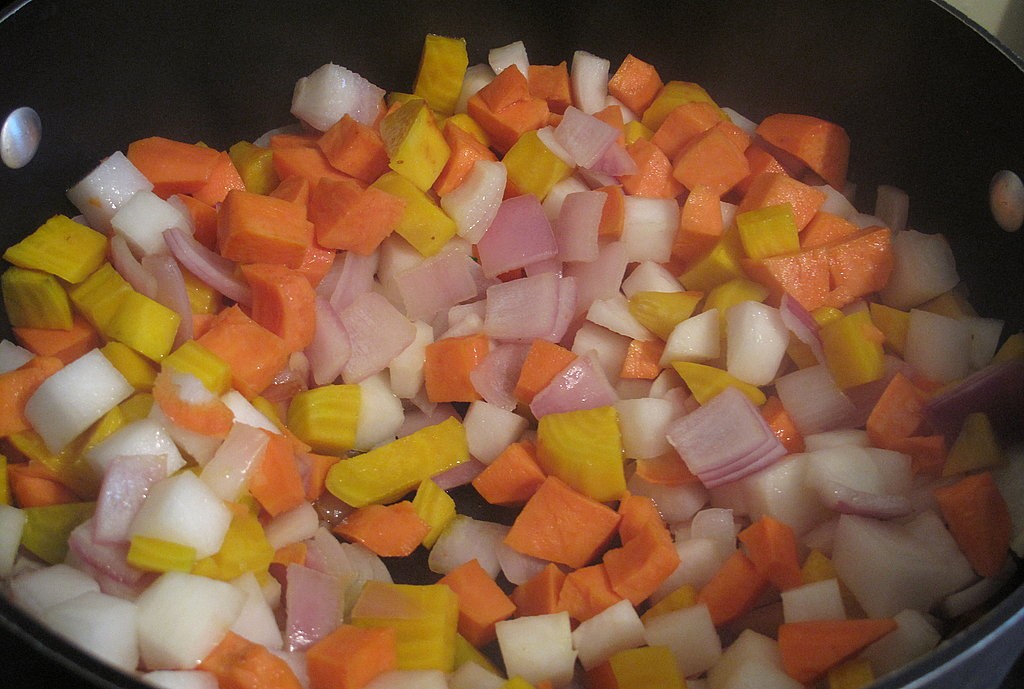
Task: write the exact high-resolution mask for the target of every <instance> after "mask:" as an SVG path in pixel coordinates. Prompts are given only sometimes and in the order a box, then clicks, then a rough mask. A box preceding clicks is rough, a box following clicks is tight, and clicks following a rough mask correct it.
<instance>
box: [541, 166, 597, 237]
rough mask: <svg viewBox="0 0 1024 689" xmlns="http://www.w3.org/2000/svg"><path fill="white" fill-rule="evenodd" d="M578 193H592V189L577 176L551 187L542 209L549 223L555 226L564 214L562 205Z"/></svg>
mask: <svg viewBox="0 0 1024 689" xmlns="http://www.w3.org/2000/svg"><path fill="white" fill-rule="evenodd" d="M563 152H564V149H563ZM578 191H590V187H588V186H587V185H586V183H585V182H584V181H583V180H581V179H580V178H579V177H577V176H575V175H573V176H572V177H566V178H565V179H563V180H562V181H560V182H557V183H556V184H555V186H553V187H551V191H549V192H548V195H547V196H545V197H544V201H543V203H541V208H542V209H543V210H544V215H545V216H547V219H548V222H550V223H552V224H554V222H555V221H556V220H557V219H558V214H559V213H561V212H562V204H563V203H565V197H567V196H568V195H569V194H575V193H576V192H578Z"/></svg>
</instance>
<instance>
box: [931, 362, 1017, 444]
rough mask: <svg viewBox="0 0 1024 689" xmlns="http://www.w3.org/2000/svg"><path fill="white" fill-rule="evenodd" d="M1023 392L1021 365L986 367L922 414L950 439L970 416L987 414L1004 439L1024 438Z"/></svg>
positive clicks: (941, 394)
mask: <svg viewBox="0 0 1024 689" xmlns="http://www.w3.org/2000/svg"><path fill="white" fill-rule="evenodd" d="M1022 390H1024V361H1021V360H1019V359H1016V360H1012V361H1004V362H999V363H994V364H989V365H988V366H986V367H985V368H982V369H980V370H979V371H977V372H975V373H972V374H971V375H970V376H968V377H967V378H965V379H963V380H962V381H960V382H959V383H956V384H955V385H952V386H950V387H948V388H946V389H944V390H942V391H941V392H939V393H938V394H936V395H935V396H934V397H932V398H931V399H930V400H928V404H927V405H926V407H925V413H926V415H927V418H928V421H929V423H931V425H932V426H933V427H934V428H935V429H936V430H937V431H939V432H940V433H944V434H945V435H946V437H947V438H950V439H953V438H955V437H956V436H957V434H958V433H959V432H960V428H961V427H962V426H963V423H964V419H966V418H967V415H968V414H970V413H973V412H983V413H985V414H987V415H988V417H989V420H990V421H991V422H992V425H993V427H994V428H995V430H996V432H997V433H999V434H1002V436H1003V437H1004V438H1005V439H1007V440H1009V439H1018V438H1020V437H1022V436H1024V425H1022V424H1021V419H1024V394H1022V392H1021V391H1022Z"/></svg>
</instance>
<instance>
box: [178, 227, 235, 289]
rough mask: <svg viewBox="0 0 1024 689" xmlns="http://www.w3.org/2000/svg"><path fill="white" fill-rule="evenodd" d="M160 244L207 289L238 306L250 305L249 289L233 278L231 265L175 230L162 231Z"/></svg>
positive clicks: (232, 264)
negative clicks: (164, 245)
mask: <svg viewBox="0 0 1024 689" xmlns="http://www.w3.org/2000/svg"><path fill="white" fill-rule="evenodd" d="M164 241H165V242H167V247H168V248H169V249H170V250H171V253H172V254H174V257H175V258H176V259H178V260H179V261H180V262H181V265H182V266H183V267H184V268H186V269H187V270H188V271H189V272H190V273H192V274H193V275H195V276H196V277H197V278H199V279H200V280H202V281H203V282H205V283H206V284H207V285H209V286H210V287H212V288H213V289H215V290H217V291H218V292H220V293H221V294H223V295H224V296H225V297H227V298H228V299H230V300H232V301H235V302H238V303H239V304H242V305H248V304H249V303H250V302H251V301H252V296H251V294H250V293H249V285H247V284H245V282H243V281H242V280H239V279H238V278H236V277H235V275H234V273H235V264H234V262H233V261H229V260H228V259H226V258H224V257H223V256H221V255H219V254H217V253H215V252H213V251H210V250H209V249H207V248H206V247H205V246H203V245H202V244H200V243H199V242H198V241H197V240H196V239H195V238H193V237H190V236H188V234H187V233H185V232H182V231H181V230H179V229H177V228H171V229H169V230H167V231H165V232H164Z"/></svg>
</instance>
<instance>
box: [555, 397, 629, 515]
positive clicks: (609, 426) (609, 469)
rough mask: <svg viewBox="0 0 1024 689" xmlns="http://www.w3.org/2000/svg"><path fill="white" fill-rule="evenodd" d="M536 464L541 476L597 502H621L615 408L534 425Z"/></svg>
mask: <svg viewBox="0 0 1024 689" xmlns="http://www.w3.org/2000/svg"><path fill="white" fill-rule="evenodd" d="M537 463H538V464H539V465H540V467H541V468H542V469H543V470H544V473H546V474H548V475H551V476H557V477H558V478H560V479H562V480H563V481H565V483H566V484H568V485H569V486H571V487H572V488H574V489H576V490H578V491H579V492H581V493H583V494H584V495H588V496H590V497H591V498H593V499H594V500H597V501H598V502H607V501H609V500H618V499H619V498H621V497H622V494H623V493H624V492H625V490H626V477H625V468H624V465H623V456H622V434H621V432H620V430H619V417H618V414H617V413H616V411H615V408H614V407H598V408H596V409H586V410H582V411H570V412H562V413H557V414H547V415H545V416H542V417H541V418H540V421H539V422H538V424H537Z"/></svg>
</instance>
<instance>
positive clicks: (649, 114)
mask: <svg viewBox="0 0 1024 689" xmlns="http://www.w3.org/2000/svg"><path fill="white" fill-rule="evenodd" d="M695 102H704V103H711V104H712V105H714V106H715V107H716V108H717V107H718V105H717V104H716V103H715V101H713V100H712V99H711V96H709V95H708V92H707V91H705V90H704V88H703V87H702V86H700V85H699V84H694V83H691V82H688V81H670V82H668V83H666V84H665V85H664V86H662V87H661V90H660V91H658V95H657V96H655V98H654V101H653V102H651V104H650V105H649V106H647V109H646V110H644V114H643V117H642V118H641V119H640V121H641V122H642V123H643V125H644V126H645V127H647V128H648V129H650V130H651V131H652V132H655V131H657V130H658V127H660V126H661V123H662V122H664V121H665V118H666V117H668V114H669V113H670V112H672V111H673V110H675V109H676V108H677V107H679V106H680V105H682V104H683V103H695ZM721 115H722V119H723V120H724V119H727V118H726V115H725V113H724V112H723V113H721Z"/></svg>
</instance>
